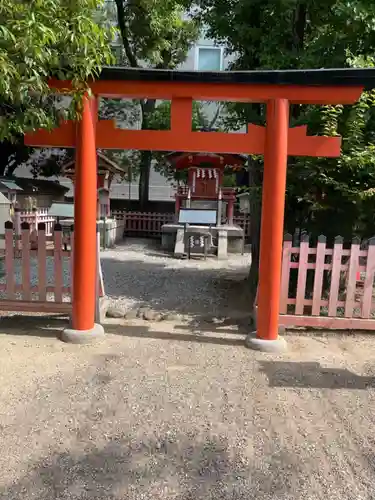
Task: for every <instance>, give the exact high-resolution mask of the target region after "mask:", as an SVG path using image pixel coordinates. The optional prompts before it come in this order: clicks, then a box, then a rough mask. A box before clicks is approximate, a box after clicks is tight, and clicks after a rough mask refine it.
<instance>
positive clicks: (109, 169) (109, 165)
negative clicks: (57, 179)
mask: <svg viewBox="0 0 375 500" xmlns="http://www.w3.org/2000/svg"><path fill="white" fill-rule="evenodd" d="M75 170H76V160H75V159H73V160H70V161H68V162H67V163H65V164H64V165H63V166H62V168H61V175H63V176H64V177H67V178H68V179H70V180H71V181H72V182H73V185H74V179H75ZM124 174H125V171H124V170H123V169H122V168H121V167H119V166H118V165H117V164H116V163H115V162H113V161H112V160H110V159H109V158H108V157H107V156H106V155H104V154H103V153H100V152H98V153H97V219H103V218H108V217H109V216H110V212H111V210H110V196H109V192H110V189H111V184H112V181H113V178H114V177H115V175H118V176H120V177H123V176H124Z"/></svg>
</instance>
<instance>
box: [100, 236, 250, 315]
mask: <svg viewBox="0 0 375 500" xmlns="http://www.w3.org/2000/svg"><path fill="white" fill-rule="evenodd" d="M101 262H102V269H103V275H104V283H105V291H106V294H107V295H108V296H109V297H110V298H111V300H112V305H114V306H116V307H118V306H120V307H122V308H124V309H125V310H128V309H131V308H136V307H139V306H148V307H151V308H152V309H154V310H156V311H158V312H161V313H166V312H174V313H178V314H182V315H186V316H190V317H194V318H199V317H202V316H205V315H207V314H213V315H215V314H217V315H226V314H229V313H233V312H235V311H236V310H241V309H243V308H244V306H245V309H246V310H248V304H247V302H246V293H245V288H246V286H245V284H243V286H242V283H243V281H244V279H245V278H246V276H247V274H248V271H249V265H250V254H245V255H243V256H242V255H234V256H233V255H232V256H230V258H229V259H228V260H224V261H219V260H217V259H216V258H215V257H211V258H209V259H207V261H205V260H204V259H203V258H195V259H192V260H190V261H189V260H181V259H175V258H174V257H173V256H171V255H169V254H165V253H163V252H162V251H161V250H160V245H159V244H158V243H157V242H153V241H152V240H139V239H132V238H128V239H127V240H126V241H125V242H124V243H123V244H122V245H119V246H118V247H117V248H116V249H114V250H106V251H105V252H102V255H101Z"/></svg>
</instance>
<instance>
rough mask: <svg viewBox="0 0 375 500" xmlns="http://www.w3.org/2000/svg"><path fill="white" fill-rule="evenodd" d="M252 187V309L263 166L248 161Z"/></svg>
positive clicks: (255, 291) (258, 255)
mask: <svg viewBox="0 0 375 500" xmlns="http://www.w3.org/2000/svg"><path fill="white" fill-rule="evenodd" d="M248 168H249V185H250V238H251V265H250V270H249V277H248V281H249V295H250V307H251V308H252V307H253V305H254V301H255V298H256V293H257V289H258V281H259V257H260V223H261V215H262V178H263V175H262V164H261V163H260V162H259V161H258V160H253V159H252V158H251V157H249V159H248Z"/></svg>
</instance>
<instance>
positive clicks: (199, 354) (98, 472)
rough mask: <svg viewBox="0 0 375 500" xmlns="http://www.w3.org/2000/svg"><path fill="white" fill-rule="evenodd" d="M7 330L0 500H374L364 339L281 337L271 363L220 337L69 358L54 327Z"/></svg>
mask: <svg viewBox="0 0 375 500" xmlns="http://www.w3.org/2000/svg"><path fill="white" fill-rule="evenodd" d="M16 321H18V323H17V324H16V323H14V325H13V327H14V329H13V330H12V328H11V325H10V322H8V323H3V322H0V332H1V334H0V350H1V352H2V362H1V364H0V387H1V389H0V426H1V433H0V446H1V450H2V453H1V455H0V470H1V479H0V482H1V487H0V498H4V499H7V500H12V499H22V500H31V499H38V500H54V499H56V500H57V499H58V500H68V499H69V500H70V499H77V500H78V499H79V500H83V499H103V500H104V499H106V500H109V499H116V500H117V499H129V500H140V499H143V500H158V499H163V500H164V499H168V500H169V499H173V500H177V499H178V500H193V499H194V500H207V499H215V500H219V499H228V500H229V499H231V500H237V499H244V500H245V499H246V500H249V499H253V498H254V499H255V498H256V499H258V500H259V499H260V500H266V499H267V500H268V499H271V500H286V499H304V500H305V499H307V500H309V499H314V500H315V499H322V500H323V499H324V500H330V499H332V500H338V499H340V500H349V499H353V500H354V499H355V500H361V499H366V500H370V499H373V498H374V493H373V491H374V486H373V485H374V480H375V470H374V467H375V457H374V449H375V447H374V446H375V433H374V430H375V429H374V419H375V416H374V415H375V397H374V396H375V392H374V387H375V378H374V375H375V374H374V371H375V369H374V361H375V350H374V342H375V339H374V338H373V337H364V336H356V337H348V336H340V335H336V336H331V337H327V336H323V335H322V336H316V337H304V338H300V337H298V336H293V335H289V336H288V342H289V347H290V351H289V352H288V353H287V354H286V355H283V356H282V357H281V356H280V357H274V356H268V355H264V354H261V353H255V352H252V351H249V350H247V349H246V348H244V347H243V337H242V336H240V335H238V334H228V333H227V332H226V331H225V328H224V329H220V328H218V329H217V330H216V331H211V332H206V333H205V334H203V333H200V334H194V333H193V332H191V330H188V329H183V328H182V327H181V326H178V325H173V324H170V323H160V324H154V325H152V326H148V327H146V326H145V324H144V323H143V324H141V323H139V324H134V325H133V326H132V327H130V326H128V327H124V326H117V327H115V326H108V327H107V330H108V331H110V332H112V333H109V334H108V335H107V338H106V340H105V342H104V343H102V344H100V345H95V346H73V345H65V344H62V343H60V342H58V341H56V340H55V338H54V335H55V333H56V332H55V331H54V329H55V328H60V327H61V325H60V324H59V323H58V322H54V321H53V320H49V322H48V325H49V326H47V324H45V325H44V328H43V329H37V323H33V322H30V321H26V320H23V322H21V320H19V319H18V320H16ZM38 321H39V320H38ZM186 328H187V327H186Z"/></svg>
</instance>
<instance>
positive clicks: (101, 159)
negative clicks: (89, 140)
mask: <svg viewBox="0 0 375 500" xmlns="http://www.w3.org/2000/svg"><path fill="white" fill-rule="evenodd" d="M97 156H98V169H99V171H100V170H107V171H108V172H111V173H112V174H120V175H122V174H125V173H126V172H127V169H126V170H124V169H123V168H121V167H120V166H119V165H117V163H115V162H114V161H112V160H110V159H109V158H108V157H107V156H106V155H104V154H103V153H101V152H98V153H97ZM75 162H76V160H75V158H73V159H71V160H69V161H68V162H67V163H65V164H64V165H63V166H62V171H63V172H65V173H68V172H70V171H74V168H75Z"/></svg>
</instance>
